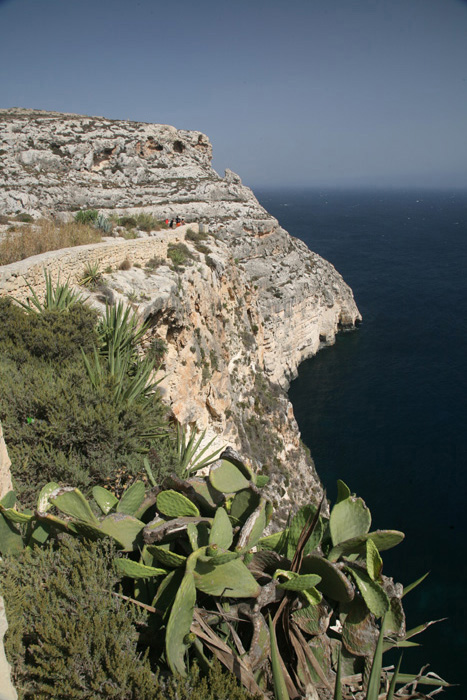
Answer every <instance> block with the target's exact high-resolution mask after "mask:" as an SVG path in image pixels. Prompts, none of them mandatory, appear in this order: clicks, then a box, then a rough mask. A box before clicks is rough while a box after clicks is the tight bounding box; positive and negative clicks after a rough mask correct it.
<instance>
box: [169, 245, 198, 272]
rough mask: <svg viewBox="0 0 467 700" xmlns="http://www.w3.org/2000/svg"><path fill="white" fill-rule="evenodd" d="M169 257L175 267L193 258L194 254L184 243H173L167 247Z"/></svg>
mask: <svg viewBox="0 0 467 700" xmlns="http://www.w3.org/2000/svg"><path fill="white" fill-rule="evenodd" d="M167 257H168V258H169V259H170V260H171V261H172V263H173V266H174V267H175V269H177V268H178V267H180V266H181V265H183V264H185V263H186V262H187V261H188V260H193V255H192V253H191V252H190V249H189V248H188V246H186V245H185V244H184V243H171V244H170V245H169V246H168V249H167Z"/></svg>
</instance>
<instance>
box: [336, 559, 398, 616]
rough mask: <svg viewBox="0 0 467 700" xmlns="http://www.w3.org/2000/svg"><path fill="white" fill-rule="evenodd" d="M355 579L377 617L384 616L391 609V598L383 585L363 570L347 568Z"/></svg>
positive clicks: (371, 610) (364, 598) (363, 596)
mask: <svg viewBox="0 0 467 700" xmlns="http://www.w3.org/2000/svg"><path fill="white" fill-rule="evenodd" d="M346 570H347V571H349V573H350V574H351V575H352V577H353V579H354V580H355V582H356V584H357V586H358V588H359V590H360V593H361V594H362V598H363V600H364V601H365V603H366V604H367V607H368V609H369V610H370V612H372V613H373V615H375V617H382V616H383V615H384V614H385V613H386V612H387V611H388V610H389V598H388V596H387V595H386V593H385V592H384V591H383V589H382V588H381V586H380V585H379V584H378V583H376V582H375V581H372V580H371V578H370V577H369V576H368V574H366V573H365V572H363V571H356V570H355V569H350V568H348V567H347V568H346Z"/></svg>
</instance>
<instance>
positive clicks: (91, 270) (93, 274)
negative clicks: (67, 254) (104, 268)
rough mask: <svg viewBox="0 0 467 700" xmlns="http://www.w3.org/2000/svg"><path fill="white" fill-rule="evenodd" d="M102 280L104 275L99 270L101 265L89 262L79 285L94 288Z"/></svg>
mask: <svg viewBox="0 0 467 700" xmlns="http://www.w3.org/2000/svg"><path fill="white" fill-rule="evenodd" d="M101 279H102V273H101V272H100V270H99V263H98V262H95V263H91V262H88V263H87V264H86V266H85V268H84V270H83V274H82V276H81V278H80V280H79V283H80V284H81V285H83V287H89V288H91V289H92V288H94V287H95V286H96V284H97V283H98V282H100V281H101Z"/></svg>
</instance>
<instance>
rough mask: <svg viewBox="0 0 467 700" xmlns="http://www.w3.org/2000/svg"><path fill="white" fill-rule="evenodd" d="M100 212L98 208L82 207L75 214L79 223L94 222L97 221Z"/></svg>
mask: <svg viewBox="0 0 467 700" xmlns="http://www.w3.org/2000/svg"><path fill="white" fill-rule="evenodd" d="M98 216H99V212H98V211H97V210H96V209H82V210H81V211H77V212H76V214H75V221H76V223H77V224H94V223H95V222H96V221H97V217H98Z"/></svg>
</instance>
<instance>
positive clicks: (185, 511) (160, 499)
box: [156, 489, 199, 518]
mask: <svg viewBox="0 0 467 700" xmlns="http://www.w3.org/2000/svg"><path fill="white" fill-rule="evenodd" d="M156 505H157V509H158V510H159V512H161V513H162V514H163V515H166V516H168V517H169V518H180V517H195V518H196V517H198V516H199V510H198V508H197V507H196V506H195V504H194V503H192V502H191V501H190V500H189V499H188V498H187V497H186V496H184V495H183V494H181V493H178V491H173V490H172V489H169V490H168V491H161V492H160V493H158V494H157V498H156Z"/></svg>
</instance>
